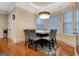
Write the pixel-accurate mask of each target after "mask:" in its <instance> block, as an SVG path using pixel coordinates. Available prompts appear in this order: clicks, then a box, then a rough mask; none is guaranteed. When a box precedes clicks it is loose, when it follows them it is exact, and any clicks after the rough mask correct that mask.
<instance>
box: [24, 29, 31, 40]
mask: <svg viewBox="0 0 79 59" xmlns="http://www.w3.org/2000/svg"><path fill="white" fill-rule="evenodd" d="M24 34H25V38H26V39H28V38H29V37H30V36H29V30H24Z"/></svg>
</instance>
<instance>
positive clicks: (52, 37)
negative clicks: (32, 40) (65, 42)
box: [49, 29, 57, 50]
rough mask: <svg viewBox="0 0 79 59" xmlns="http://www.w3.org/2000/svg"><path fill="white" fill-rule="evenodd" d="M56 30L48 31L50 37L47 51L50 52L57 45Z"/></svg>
mask: <svg viewBox="0 0 79 59" xmlns="http://www.w3.org/2000/svg"><path fill="white" fill-rule="evenodd" d="M56 32H57V30H56V29H52V30H51V31H50V35H49V50H51V48H54V47H55V45H56V44H57V42H56Z"/></svg>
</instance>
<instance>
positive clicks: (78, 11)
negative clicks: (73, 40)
mask: <svg viewBox="0 0 79 59" xmlns="http://www.w3.org/2000/svg"><path fill="white" fill-rule="evenodd" d="M76 32H77V33H78V34H79V8H77V9H76Z"/></svg>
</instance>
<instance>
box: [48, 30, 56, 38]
mask: <svg viewBox="0 0 79 59" xmlns="http://www.w3.org/2000/svg"><path fill="white" fill-rule="evenodd" d="M56 32H57V30H56V29H52V30H51V31H50V35H49V38H50V39H54V38H55V37H56Z"/></svg>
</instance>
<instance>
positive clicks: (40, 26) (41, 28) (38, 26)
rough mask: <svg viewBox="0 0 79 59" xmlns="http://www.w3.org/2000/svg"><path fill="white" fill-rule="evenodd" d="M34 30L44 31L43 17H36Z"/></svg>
mask: <svg viewBox="0 0 79 59" xmlns="http://www.w3.org/2000/svg"><path fill="white" fill-rule="evenodd" d="M36 31H44V19H40V18H39V17H37V18H36Z"/></svg>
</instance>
